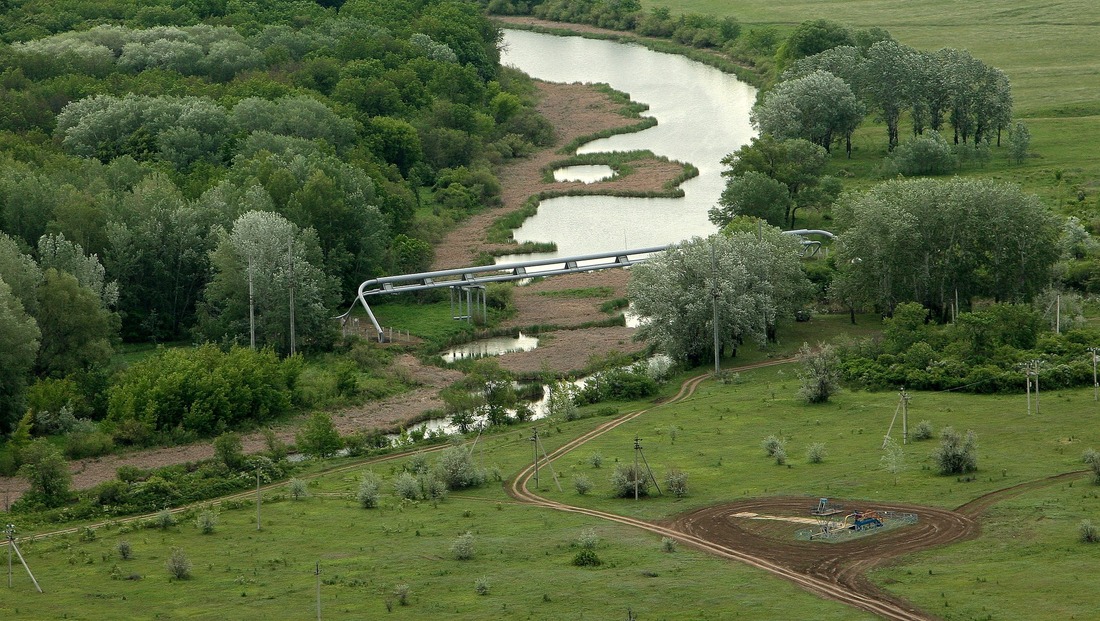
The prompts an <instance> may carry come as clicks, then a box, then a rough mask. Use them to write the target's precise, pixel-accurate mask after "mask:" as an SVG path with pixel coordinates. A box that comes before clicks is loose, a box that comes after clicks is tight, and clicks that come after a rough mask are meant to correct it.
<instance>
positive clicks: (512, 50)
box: [498, 30, 756, 263]
mask: <svg viewBox="0 0 1100 621" xmlns="http://www.w3.org/2000/svg"><path fill="white" fill-rule="evenodd" d="M501 63H502V64H505V65H511V66H514V67H516V68H518V69H520V70H521V71H523V72H525V73H527V74H529V75H531V76H532V77H535V78H539V79H541V80H546V81H549V82H566V83H569V82H589V83H606V84H609V85H611V87H612V88H614V89H616V90H619V91H623V92H626V93H629V94H630V98H631V99H632V100H634V101H638V102H642V103H645V104H647V105H649V110H648V111H647V112H646V113H645V114H646V115H647V116H652V117H654V118H656V119H657V125H656V126H655V127H652V128H649V129H647V130H644V131H641V132H635V133H632V134H623V135H619V136H613V137H611V138H607V139H601V140H596V141H594V142H590V143H588V144H587V145H585V146H583V147H582V148H581V149H579V152H580V153H594V152H607V151H631V150H636V149H648V150H650V151H652V152H654V153H655V154H657V155H663V156H666V157H668V158H670V159H673V160H678V161H682V162H690V163H691V164H693V165H695V167H696V168H698V169H699V176H698V177H696V178H694V179H691V180H689V181H687V182H685V183H684V184H683V185H682V186H681V187H682V188H683V190H684V193H685V196H684V197H683V198H678V199H665V198H619V197H609V196H568V197H560V198H554V199H550V200H546V201H543V202H542V204H541V205H539V212H538V214H537V215H536V216H534V217H532V218H528V219H527V221H526V222H524V223H523V226H521V227H520V228H519V229H517V230H516V231H515V238H516V240H517V241H521V242H523V241H541V242H544V241H552V242H555V243H556V244H557V246H558V251H557V252H556V253H549V254H540V255H534V256H532V255H522V256H509V257H501V258H499V259H498V262H499V263H509V262H514V261H522V260H528V259H533V258H543V257H545V258H551V257H555V256H571V255H578V254H589V253H596V252H604V251H611V250H620V249H625V248H643V247H647V246H661V245H665V244H670V243H674V242H678V241H682V240H685V239H689V238H691V237H693V236H706V235H710V234H711V233H714V231H715V227H714V225H713V224H711V223H710V221H709V220H708V219H707V210H709V209H710V208H711V207H713V206H714V205H715V204H717V202H718V198H719V196H721V194H722V189H723V188H724V187H725V182H724V180H723V178H722V176H721V173H722V165H721V163H720V161H721V159H722V158H723V157H725V156H726V155H727V154H729V153H731V152H733V151H736V150H737V149H738V148H739V147H741V146H742V145H744V144H746V143H748V142H749V141H750V140H751V139H752V137H753V136H754V135H755V132H754V130H753V129H752V126H751V125H750V124H749V111H750V109H751V108H752V104H753V102H754V101H755V98H756V89H754V88H753V87H751V86H749V85H747V84H745V83H744V82H741V81H739V80H737V78H735V77H734V76H732V75H729V74H725V73H722V72H721V71H719V70H717V69H714V68H712V67H708V66H706V65H703V64H701V63H697V62H695V61H692V60H688V59H687V58H684V57H682V56H676V55H674V54H664V53H660V52H653V51H651V50H648V49H646V48H645V47H642V46H640V45H635V44H623V43H616V42H612V41H601V40H596V39H585V38H583V37H561V36H555V35H546V34H540V33H535V32H528V31H523V30H505V31H504V50H503V53H502V55H501Z"/></svg>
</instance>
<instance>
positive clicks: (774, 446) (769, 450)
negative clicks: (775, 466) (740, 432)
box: [760, 436, 785, 457]
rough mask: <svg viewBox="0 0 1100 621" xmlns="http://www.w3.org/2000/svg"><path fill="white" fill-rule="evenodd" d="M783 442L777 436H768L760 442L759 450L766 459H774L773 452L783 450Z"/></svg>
mask: <svg viewBox="0 0 1100 621" xmlns="http://www.w3.org/2000/svg"><path fill="white" fill-rule="evenodd" d="M784 443H785V440H783V438H780V437H779V436H768V437H766V438H764V439H763V440H762V441H761V442H760V448H762V449H764V453H765V454H766V455H767V456H768V457H775V452H776V451H778V450H781V449H782V448H783V444H784Z"/></svg>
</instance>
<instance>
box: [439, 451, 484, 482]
mask: <svg viewBox="0 0 1100 621" xmlns="http://www.w3.org/2000/svg"><path fill="white" fill-rule="evenodd" d="M437 472H438V475H439V478H440V479H441V480H442V481H443V483H444V484H446V486H447V489H466V488H467V487H477V486H479V485H482V484H484V483H485V473H484V472H481V471H479V470H478V469H477V468H476V467H475V466H474V458H473V455H471V454H470V451H469V450H467V449H466V448H465V447H463V446H452V447H450V448H448V449H445V450H444V451H443V454H442V455H440V457H439V467H438V468H437Z"/></svg>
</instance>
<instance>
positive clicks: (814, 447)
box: [806, 442, 826, 464]
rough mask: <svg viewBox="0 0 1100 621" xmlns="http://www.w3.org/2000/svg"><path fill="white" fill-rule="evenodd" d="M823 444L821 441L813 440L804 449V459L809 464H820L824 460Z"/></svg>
mask: <svg viewBox="0 0 1100 621" xmlns="http://www.w3.org/2000/svg"><path fill="white" fill-rule="evenodd" d="M825 455H826V451H825V445H824V444H822V443H821V442H814V443H813V444H811V445H810V446H809V448H807V449H806V461H808V462H810V463H811V464H820V463H821V462H823V461H825Z"/></svg>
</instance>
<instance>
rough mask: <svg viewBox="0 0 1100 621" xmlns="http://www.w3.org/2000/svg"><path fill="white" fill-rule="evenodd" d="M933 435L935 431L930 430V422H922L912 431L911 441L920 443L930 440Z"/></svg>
mask: <svg viewBox="0 0 1100 621" xmlns="http://www.w3.org/2000/svg"><path fill="white" fill-rule="evenodd" d="M933 435H935V431H934V430H933V429H932V421H930V420H922V421H921V422H919V423H917V427H916V428H915V429H914V430H913V440H915V441H917V442H921V441H923V440H931V439H932V436H933Z"/></svg>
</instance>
